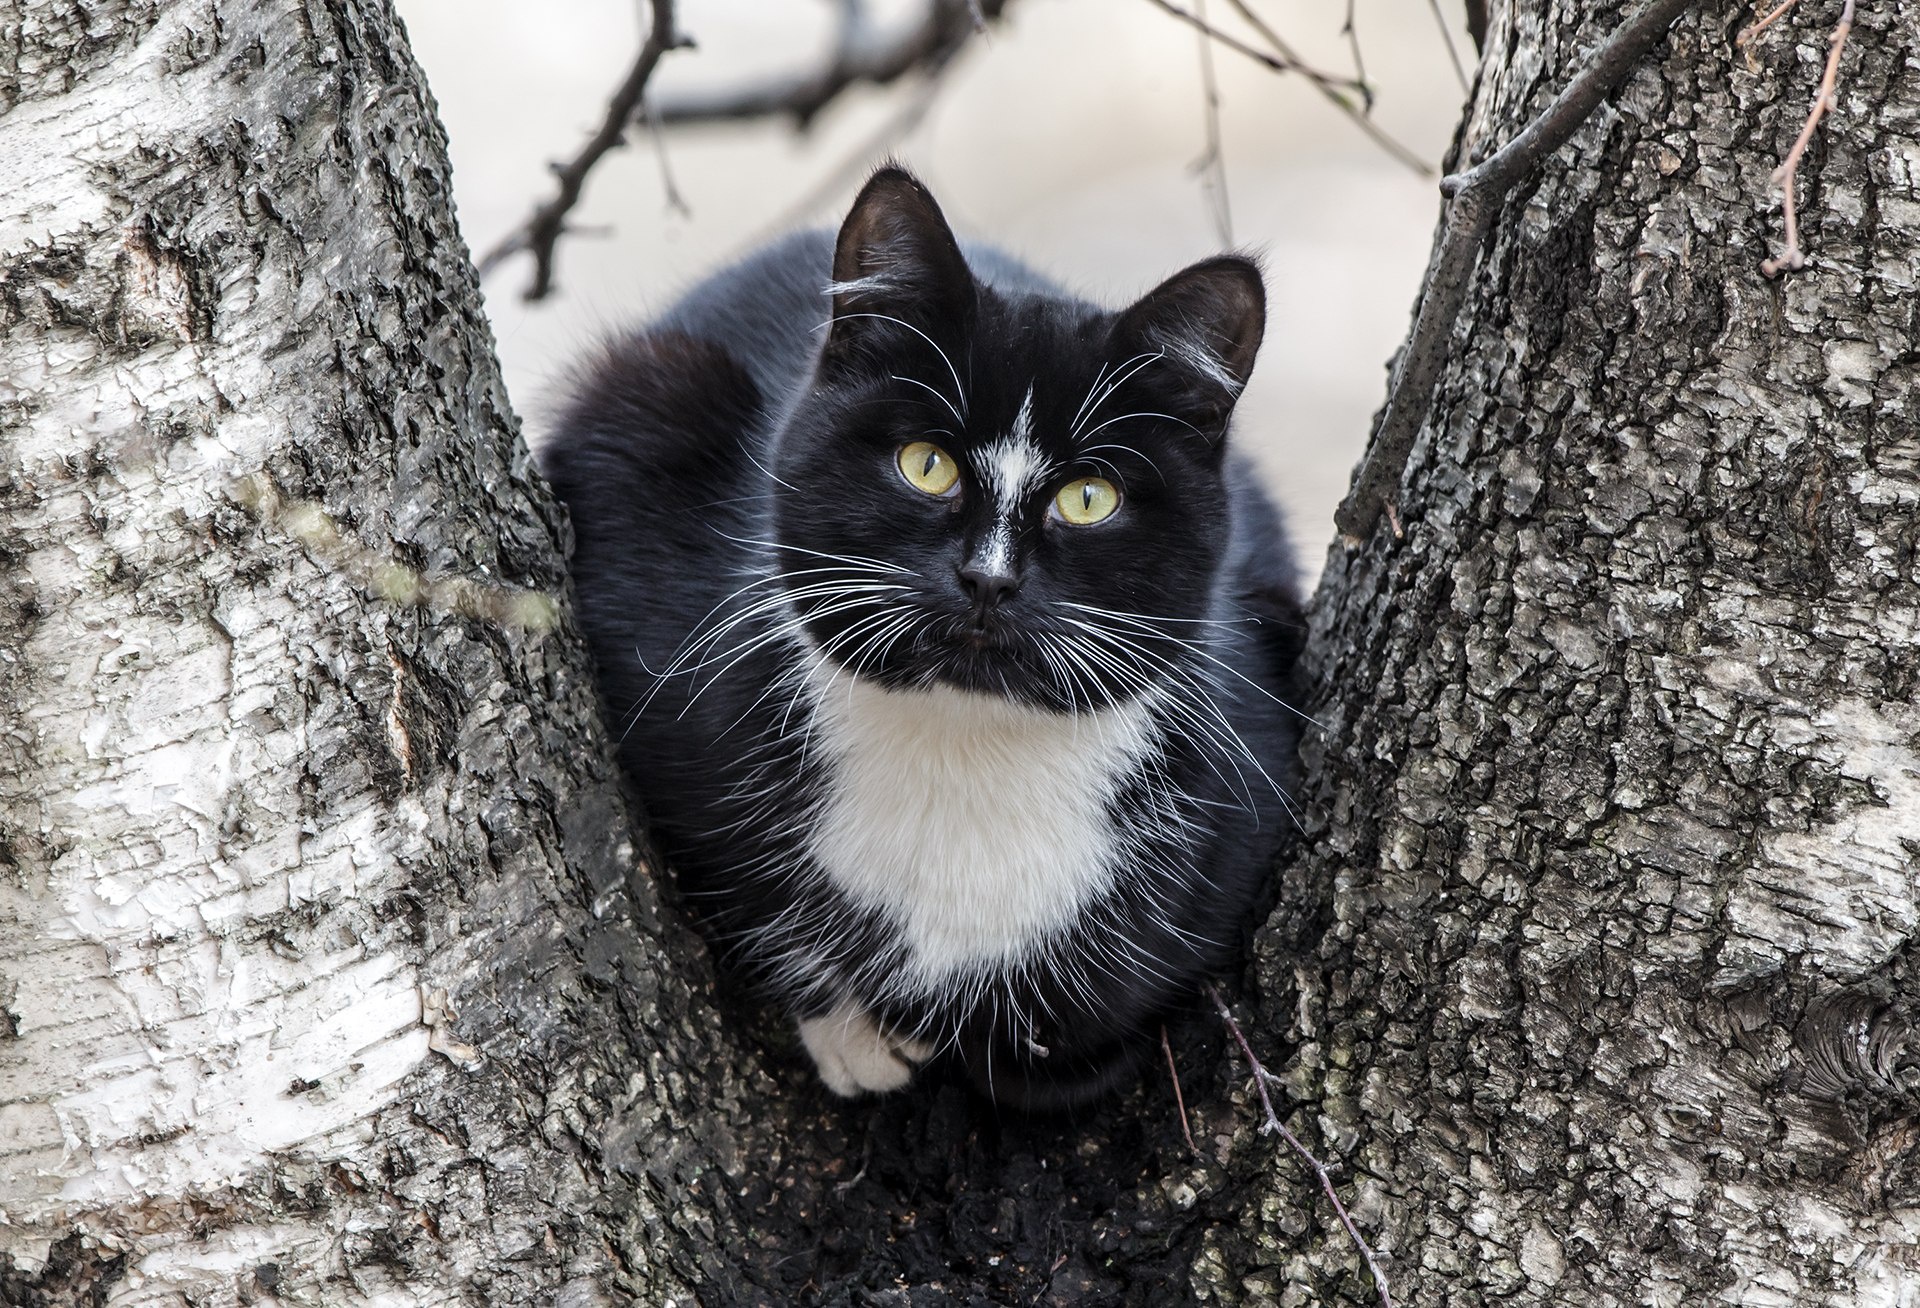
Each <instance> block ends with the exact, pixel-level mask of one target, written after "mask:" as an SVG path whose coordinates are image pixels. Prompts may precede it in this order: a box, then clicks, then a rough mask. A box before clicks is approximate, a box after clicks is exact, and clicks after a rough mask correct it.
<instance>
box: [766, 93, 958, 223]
mask: <svg viewBox="0 0 1920 1308" xmlns="http://www.w3.org/2000/svg"><path fill="white" fill-rule="evenodd" d="M947 68H948V65H942V66H941V67H939V68H934V69H929V70H928V72H927V74H926V75H925V76H924V77H923V78H921V80H920V84H919V85H918V86H916V87H914V88H913V90H912V91H911V92H909V93H908V95H907V97H906V99H905V100H904V101H903V102H902V103H901V104H900V106H899V107H898V108H897V109H895V110H894V111H893V112H892V113H891V114H888V115H887V118H886V121H884V122H882V123H881V124H880V126H879V128H878V129H876V130H875V131H874V132H873V134H872V135H870V136H868V137H867V138H866V139H865V140H863V141H861V143H860V144H859V145H858V146H856V147H855V148H854V149H852V150H849V151H847V154H846V157H845V158H843V159H842V160H841V161H840V163H839V164H838V165H836V166H835V167H834V168H833V169H832V170H831V171H829V172H828V173H827V175H826V176H825V177H822V178H821V179H820V180H819V181H818V182H817V183H815V184H814V186H813V187H812V189H811V190H809V191H808V192H807V193H806V194H805V195H803V196H801V197H800V198H799V199H798V200H796V201H794V202H793V203H792V204H790V205H788V206H787V207H786V208H785V209H783V210H781V212H780V214H779V215H778V216H777V217H776V218H774V220H773V221H772V222H769V223H767V224H766V225H765V226H763V227H762V228H761V229H760V230H759V231H758V232H756V233H755V234H754V236H753V238H752V240H751V242H750V243H749V244H748V245H747V246H746V247H744V248H745V249H752V248H756V247H758V246H761V245H764V244H766V243H767V242H768V241H770V240H772V239H773V238H774V237H776V236H778V235H780V234H781V233H782V232H789V231H792V230H793V229H794V228H795V227H796V226H798V225H799V224H801V223H803V222H805V221H806V220H807V219H809V218H812V217H813V216H814V215H815V214H817V213H818V212H819V211H820V210H821V209H822V208H824V207H825V206H826V205H827V204H828V203H829V202H831V201H833V200H837V199H840V198H841V197H842V195H843V193H844V192H845V191H846V190H847V188H848V187H850V186H852V185H853V183H854V182H855V181H857V180H859V179H860V178H862V177H864V176H866V175H867V174H868V173H869V172H871V171H873V166H874V163H875V161H876V160H879V159H883V158H886V157H887V156H888V155H890V154H891V153H892V151H893V148H894V146H896V145H897V144H898V143H899V142H900V141H902V140H903V139H905V138H906V137H907V136H908V135H910V134H911V133H912V132H913V130H914V129H915V128H917V127H918V126H920V124H921V122H922V121H923V120H924V119H925V118H926V116H927V111H928V110H930V109H932V108H933V102H934V101H935V100H936V99H938V98H939V95H940V83H941V79H942V78H944V77H945V76H946V72H947Z"/></svg>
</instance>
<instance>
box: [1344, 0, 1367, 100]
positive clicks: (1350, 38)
mask: <svg viewBox="0 0 1920 1308" xmlns="http://www.w3.org/2000/svg"><path fill="white" fill-rule="evenodd" d="M1353 5H1354V0H1347V20H1346V21H1345V22H1344V23H1342V24H1340V35H1342V36H1344V37H1346V38H1347V50H1348V52H1349V53H1350V54H1352V55H1353V80H1354V81H1355V82H1356V83H1358V84H1359V87H1360V94H1362V95H1363V96H1365V97H1366V99H1367V112H1368V113H1372V112H1373V87H1372V86H1371V84H1369V83H1368V81H1367V61H1366V60H1365V59H1364V58H1362V57H1361V55H1360V28H1359V27H1358V26H1357V25H1356V24H1355V23H1354V21H1353Z"/></svg>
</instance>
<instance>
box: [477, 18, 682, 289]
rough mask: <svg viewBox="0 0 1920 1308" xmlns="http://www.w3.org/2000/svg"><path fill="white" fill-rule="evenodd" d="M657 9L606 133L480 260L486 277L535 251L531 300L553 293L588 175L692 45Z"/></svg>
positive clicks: (617, 94) (616, 96) (610, 110)
mask: <svg viewBox="0 0 1920 1308" xmlns="http://www.w3.org/2000/svg"><path fill="white" fill-rule="evenodd" d="M652 6H653V24H652V26H651V28H650V29H649V30H648V32H647V39H646V42H645V44H643V45H642V46H641V47H640V53H639V55H637V56H636V57H635V58H634V61H633V67H632V68H630V69H629V70H628V71H627V75H626V78H625V79H624V80H623V81H622V82H621V83H620V86H619V88H618V89H617V90H615V91H614V93H613V98H612V99H611V100H610V101H608V103H607V112H606V114H605V116H603V117H602V118H601V120H600V129H599V130H598V131H596V132H595V133H594V134H593V136H592V138H591V139H589V140H588V141H587V143H586V145H585V146H584V147H582V149H581V151H580V153H579V154H577V155H575V156H574V157H573V159H572V160H571V161H569V162H567V163H565V164H561V165H559V166H557V167H556V168H555V169H554V174H555V176H557V177H558V178H559V180H560V193H559V194H558V195H556V196H554V197H553V199H551V200H549V201H547V202H546V203H545V204H543V205H541V206H540V207H539V208H538V209H536V210H534V212H533V216H532V217H531V218H529V219H528V220H527V221H526V224H525V225H524V226H522V227H520V228H518V229H517V230H515V231H514V232H512V233H511V234H509V235H508V236H507V237H506V238H505V239H504V240H502V241H501V242H500V243H499V244H498V245H496V246H494V247H493V249H491V250H489V251H488V252H487V254H486V257H485V258H483V259H481V260H480V267H479V271H480V275H481V276H482V277H485V276H486V275H487V274H488V273H489V272H491V271H492V270H493V269H494V268H495V267H497V266H498V265H499V264H500V262H501V261H502V260H504V259H506V258H507V257H508V256H509V255H513V254H518V253H519V252H520V251H522V250H530V251H532V253H533V280H532V282H531V283H529V284H528V286H527V290H526V298H527V299H529V300H539V299H544V298H546V295H547V293H548V292H549V291H551V290H552V289H553V260H554V249H555V247H556V246H557V245H558V244H559V241H560V236H561V233H563V232H564V231H566V218H567V214H568V213H570V212H571V211H572V210H573V207H574V205H576V204H578V203H579V202H580V192H581V190H582V189H583V188H584V187H585V185H586V181H587V174H588V173H590V172H592V171H593V166H594V165H595V164H597V163H599V162H600V157H601V156H602V155H604V154H606V153H607V151H609V150H611V149H613V148H614V147H615V146H616V145H622V144H624V143H625V141H626V129H627V124H628V123H629V122H630V121H631V120H632V119H633V116H634V111H635V110H636V109H638V108H639V106H640V97H641V96H642V95H643V94H645V92H646V89H647V81H648V79H649V78H651V77H652V76H653V70H654V67H655V66H656V65H657V64H658V63H659V62H660V56H661V55H663V54H665V53H666V52H667V51H669V50H672V49H676V48H678V47H680V46H683V45H687V44H689V43H688V42H685V41H683V40H681V39H680V37H678V36H677V35H676V34H675V32H674V26H673V0H652Z"/></svg>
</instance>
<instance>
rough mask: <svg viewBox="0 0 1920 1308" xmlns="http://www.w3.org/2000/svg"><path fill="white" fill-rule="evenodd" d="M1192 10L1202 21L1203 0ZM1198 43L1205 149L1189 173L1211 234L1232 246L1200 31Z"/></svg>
mask: <svg viewBox="0 0 1920 1308" xmlns="http://www.w3.org/2000/svg"><path fill="white" fill-rule="evenodd" d="M1194 9H1195V12H1197V13H1198V14H1199V15H1200V17H1201V19H1202V20H1203V21H1204V20H1205V18H1206V16H1207V0H1194ZM1199 43H1200V88H1201V91H1200V94H1201V99H1202V101H1203V104H1204V108H1205V110H1206V114H1205V117H1206V125H1207V148H1206V152H1205V153H1204V154H1202V155H1201V156H1200V157H1199V158H1198V159H1196V160H1194V162H1193V170H1194V171H1195V172H1196V173H1198V174H1200V185H1201V188H1202V189H1203V190H1204V191H1205V192H1206V194H1207V199H1208V201H1209V202H1210V203H1209V205H1208V207H1209V208H1210V209H1212V211H1213V227H1214V233H1215V235H1217V236H1218V237H1219V238H1220V244H1222V245H1232V244H1233V209H1232V206H1231V205H1230V204H1229V203H1228V200H1227V158H1226V155H1225V154H1223V153H1222V152H1221V149H1220V82H1219V79H1218V78H1216V77H1215V76H1214V73H1213V42H1212V41H1210V40H1209V39H1208V38H1207V35H1206V33H1205V32H1202V33H1200V34H1199Z"/></svg>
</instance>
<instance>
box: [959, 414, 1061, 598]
mask: <svg viewBox="0 0 1920 1308" xmlns="http://www.w3.org/2000/svg"><path fill="white" fill-rule="evenodd" d="M973 467H974V472H975V474H976V475H977V476H978V477H979V479H980V484H981V485H983V486H985V487H986V488H987V491H988V493H989V494H990V495H992V496H993V530H992V531H991V532H989V533H988V535H987V543H986V548H985V550H984V551H983V557H982V561H983V562H984V563H985V564H986V565H987V569H988V571H990V572H1004V571H1006V569H1007V564H1008V559H1009V557H1010V556H1011V554H1012V551H1013V521H1012V519H1013V513H1014V510H1015V509H1017V508H1018V507H1019V505H1020V501H1021V500H1023V499H1025V498H1026V497H1027V496H1028V495H1029V494H1031V493H1032V492H1033V489H1034V487H1036V486H1038V485H1039V484H1040V482H1041V481H1042V479H1044V478H1045V477H1046V475H1047V473H1048V472H1049V471H1050V466H1049V464H1048V463H1047V457H1046V455H1044V454H1042V453H1041V452H1040V447H1039V446H1037V445H1035V444H1034V443H1033V387H1031V386H1029V387H1027V393H1026V396H1025V398H1023V399H1022V400H1021V401H1020V411H1019V412H1018V413H1016V414H1014V415H1013V426H1012V427H1011V428H1010V429H1009V430H1008V432H1007V434H1006V435H1005V436H1002V437H1001V438H1000V439H999V440H997V441H994V442H993V443H992V444H990V445H984V446H982V447H981V448H980V449H978V450H976V451H975V452H974V454H973Z"/></svg>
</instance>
